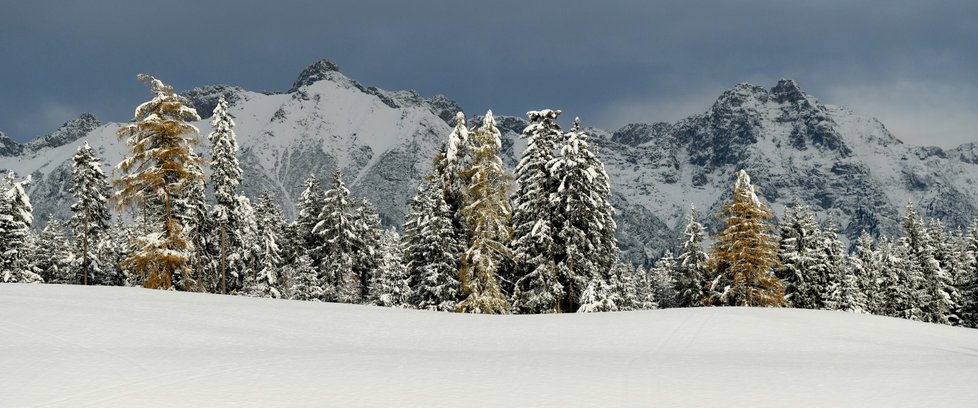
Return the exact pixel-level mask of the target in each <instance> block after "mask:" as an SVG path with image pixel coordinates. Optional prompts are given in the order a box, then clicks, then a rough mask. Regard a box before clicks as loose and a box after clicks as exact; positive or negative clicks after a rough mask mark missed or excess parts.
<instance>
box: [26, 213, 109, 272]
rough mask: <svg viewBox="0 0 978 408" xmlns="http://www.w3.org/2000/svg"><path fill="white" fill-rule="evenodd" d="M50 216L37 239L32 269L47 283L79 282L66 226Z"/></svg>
mask: <svg viewBox="0 0 978 408" xmlns="http://www.w3.org/2000/svg"><path fill="white" fill-rule="evenodd" d="M48 218H49V219H48V224H47V225H45V226H44V230H42V231H41V236H40V237H38V239H37V244H36V246H35V248H34V251H33V256H32V260H31V266H32V268H31V269H32V271H33V272H35V273H37V274H38V275H40V276H41V278H42V279H43V280H44V282H45V283H77V282H78V280H79V279H78V277H77V276H76V275H75V274H74V271H72V264H73V263H74V261H75V260H74V255H73V254H72V253H71V251H70V248H71V246H70V245H68V238H67V237H66V236H65V226H64V224H63V223H62V222H61V221H58V220H57V219H52V218H50V216H49V217H48ZM93 249H94V248H93Z"/></svg>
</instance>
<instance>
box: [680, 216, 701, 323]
mask: <svg viewBox="0 0 978 408" xmlns="http://www.w3.org/2000/svg"><path fill="white" fill-rule="evenodd" d="M704 231H705V230H704V228H703V224H701V223H700V221H699V213H698V212H697V211H696V208H695V207H693V206H692V205H690V206H689V217H688V218H686V226H685V227H683V233H682V237H681V240H680V244H681V248H680V252H679V256H678V257H677V258H676V261H677V265H676V274H675V286H676V303H675V306H676V307H695V306H702V305H703V298H704V296H705V293H704V292H703V289H704V287H706V285H707V284H708V282H709V281H708V279H707V278H706V262H707V260H708V259H709V256H707V254H706V251H704V250H703V237H704Z"/></svg>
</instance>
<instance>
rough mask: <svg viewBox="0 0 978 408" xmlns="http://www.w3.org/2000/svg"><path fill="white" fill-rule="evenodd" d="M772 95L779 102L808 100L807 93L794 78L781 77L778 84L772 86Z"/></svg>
mask: <svg viewBox="0 0 978 408" xmlns="http://www.w3.org/2000/svg"><path fill="white" fill-rule="evenodd" d="M771 97H772V98H773V99H774V101H775V102H777V103H782V104H783V103H794V102H799V101H803V100H806V98H805V93H804V92H802V90H801V88H800V87H799V86H798V83H797V82H795V81H794V80H792V79H781V80H780V81H778V84H777V85H775V86H774V88H771Z"/></svg>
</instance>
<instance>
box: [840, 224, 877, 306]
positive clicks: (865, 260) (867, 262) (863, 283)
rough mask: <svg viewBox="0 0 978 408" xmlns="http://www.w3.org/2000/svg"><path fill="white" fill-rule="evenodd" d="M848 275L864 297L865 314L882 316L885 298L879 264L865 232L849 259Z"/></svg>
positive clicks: (870, 239)
mask: <svg viewBox="0 0 978 408" xmlns="http://www.w3.org/2000/svg"><path fill="white" fill-rule="evenodd" d="M849 274H850V275H852V276H853V277H854V278H855V279H856V282H857V285H856V287H857V290H858V291H859V292H860V293H862V294H863V296H865V301H866V307H865V310H866V312H867V313H872V314H883V308H884V303H885V302H886V298H885V296H884V294H883V293H882V286H881V285H882V278H881V277H880V275H881V271H880V264H879V262H878V259H877V257H876V254H875V252H874V251H873V237H872V236H870V235H869V233H868V232H866V231H865V230H864V231H863V232H862V234H860V235H859V240H858V241H856V248H855V251H854V252H853V253H852V256H850V257H849Z"/></svg>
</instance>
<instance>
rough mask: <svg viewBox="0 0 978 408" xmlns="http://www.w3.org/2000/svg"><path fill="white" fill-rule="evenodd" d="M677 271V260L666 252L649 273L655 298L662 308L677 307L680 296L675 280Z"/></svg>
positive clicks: (670, 253)
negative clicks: (674, 275)
mask: <svg viewBox="0 0 978 408" xmlns="http://www.w3.org/2000/svg"><path fill="white" fill-rule="evenodd" d="M675 270H676V259H675V258H673V256H672V252H670V251H666V253H665V254H664V255H663V256H662V258H659V260H658V261H656V262H655V265H654V266H653V267H652V269H651V270H650V271H649V275H650V277H651V283H652V290H653V292H655V295H654V296H655V298H656V299H657V300H658V306H659V307H660V308H663V309H664V308H670V307H676V299H678V297H679V296H678V294H677V293H676V284H675V280H674V279H673V274H674V273H675Z"/></svg>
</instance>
